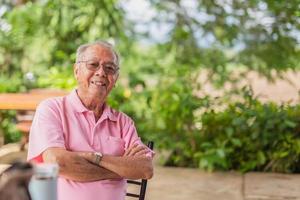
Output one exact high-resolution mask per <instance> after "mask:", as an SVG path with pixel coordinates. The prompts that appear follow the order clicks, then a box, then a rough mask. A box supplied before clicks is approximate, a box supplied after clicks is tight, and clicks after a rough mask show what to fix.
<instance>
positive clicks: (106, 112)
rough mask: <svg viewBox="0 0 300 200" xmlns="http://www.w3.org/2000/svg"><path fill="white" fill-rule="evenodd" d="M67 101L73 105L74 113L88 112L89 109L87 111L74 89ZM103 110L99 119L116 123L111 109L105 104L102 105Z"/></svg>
mask: <svg viewBox="0 0 300 200" xmlns="http://www.w3.org/2000/svg"><path fill="white" fill-rule="evenodd" d="M67 99H68V100H69V102H70V103H71V104H72V105H73V106H72V107H73V109H74V111H75V112H78V113H83V112H88V111H89V109H87V108H86V107H85V106H84V105H83V104H82V102H81V100H80V98H79V97H78V94H77V91H76V89H74V90H73V91H72V92H71V93H70V94H69V95H68V96H67ZM103 106H104V109H103V113H102V116H101V118H103V119H106V118H108V119H110V120H111V121H117V117H116V115H115V114H114V111H113V109H112V108H110V107H109V106H108V105H107V104H106V103H104V105H103Z"/></svg>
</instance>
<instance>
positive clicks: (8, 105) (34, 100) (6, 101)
mask: <svg viewBox="0 0 300 200" xmlns="http://www.w3.org/2000/svg"><path fill="white" fill-rule="evenodd" d="M46 91H47V90H45V91H42V90H41V91H40V92H38V91H35V92H30V93H0V110H24V111H27V110H35V109H36V107H37V105H38V104H39V103H40V102H41V101H42V100H44V99H47V98H50V97H57V96H64V95H66V94H68V92H66V91H56V92H54V91H51V92H46Z"/></svg>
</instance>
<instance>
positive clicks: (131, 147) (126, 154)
mask: <svg viewBox="0 0 300 200" xmlns="http://www.w3.org/2000/svg"><path fill="white" fill-rule="evenodd" d="M137 145H138V144H133V145H132V146H130V147H129V148H128V149H127V150H126V151H125V156H129V155H130V153H131V151H132V150H133V148H135V147H136V146H137Z"/></svg>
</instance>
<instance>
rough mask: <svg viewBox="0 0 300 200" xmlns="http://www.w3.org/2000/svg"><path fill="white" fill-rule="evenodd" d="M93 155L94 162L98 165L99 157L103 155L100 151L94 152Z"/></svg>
mask: <svg viewBox="0 0 300 200" xmlns="http://www.w3.org/2000/svg"><path fill="white" fill-rule="evenodd" d="M94 155H95V156H96V157H95V164H96V165H100V161H101V159H102V157H103V155H102V153H100V152H94Z"/></svg>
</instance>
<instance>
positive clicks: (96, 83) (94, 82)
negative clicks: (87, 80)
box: [92, 81, 105, 86]
mask: <svg viewBox="0 0 300 200" xmlns="http://www.w3.org/2000/svg"><path fill="white" fill-rule="evenodd" d="M92 83H93V84H95V85H100V86H104V85H105V83H103V82H100V81H92Z"/></svg>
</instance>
